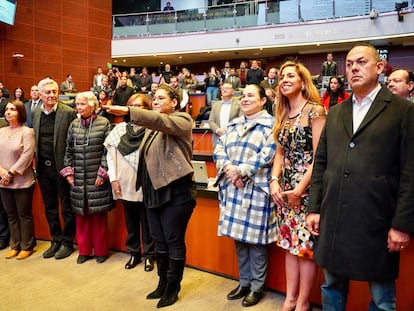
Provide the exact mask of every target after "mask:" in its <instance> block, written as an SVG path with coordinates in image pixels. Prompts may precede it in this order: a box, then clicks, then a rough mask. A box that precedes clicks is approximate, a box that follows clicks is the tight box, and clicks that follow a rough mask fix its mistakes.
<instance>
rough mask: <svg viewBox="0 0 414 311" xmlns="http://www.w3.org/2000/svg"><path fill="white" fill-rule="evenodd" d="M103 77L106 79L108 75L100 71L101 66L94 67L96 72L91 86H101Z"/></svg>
mask: <svg viewBox="0 0 414 311" xmlns="http://www.w3.org/2000/svg"><path fill="white" fill-rule="evenodd" d="M103 78H107V79H108V77H107V76H106V75H104V74H103V73H102V67H98V68H97V69H96V74H95V75H94V76H93V84H92V85H93V87H94V88H96V87H98V86H101V85H102V80H103Z"/></svg>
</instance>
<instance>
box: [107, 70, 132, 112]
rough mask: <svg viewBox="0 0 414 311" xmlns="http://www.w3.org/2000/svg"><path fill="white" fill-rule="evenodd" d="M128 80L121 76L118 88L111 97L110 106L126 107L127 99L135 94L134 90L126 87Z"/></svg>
mask: <svg viewBox="0 0 414 311" xmlns="http://www.w3.org/2000/svg"><path fill="white" fill-rule="evenodd" d="M127 81H128V78H127V77H126V76H122V77H121V79H120V86H119V87H118V88H116V89H115V92H114V95H113V96H112V104H113V105H119V106H126V103H127V102H128V99H129V98H130V97H131V96H132V94H134V93H135V90H134V88H132V87H130V86H128V85H127Z"/></svg>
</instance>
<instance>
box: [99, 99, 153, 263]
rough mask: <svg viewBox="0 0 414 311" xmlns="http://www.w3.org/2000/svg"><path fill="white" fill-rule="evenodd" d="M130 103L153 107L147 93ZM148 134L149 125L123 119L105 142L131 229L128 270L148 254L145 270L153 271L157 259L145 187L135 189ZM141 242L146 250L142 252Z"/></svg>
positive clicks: (115, 193)
mask: <svg viewBox="0 0 414 311" xmlns="http://www.w3.org/2000/svg"><path fill="white" fill-rule="evenodd" d="M127 106H128V107H139V108H141V109H146V110H150V109H151V101H150V100H149V99H148V98H147V97H146V96H145V95H144V94H134V95H132V96H131V98H130V99H129V100H128V103H127ZM144 134H145V127H142V126H139V125H136V124H134V123H133V122H122V123H120V124H118V125H117V126H115V128H114V129H113V130H112V131H111V132H110V133H109V135H108V137H107V138H106V139H105V143H104V145H105V147H106V149H107V150H108V152H107V155H106V158H107V162H108V175H109V180H110V182H111V185H112V192H113V197H114V199H121V200H122V205H123V206H124V214H125V224H126V228H127V232H128V235H127V239H126V247H127V249H128V250H129V252H130V254H131V257H130V259H129V260H128V262H127V263H126V264H125V269H133V268H135V267H136V266H137V265H138V264H139V263H140V262H141V261H142V259H141V257H142V256H144V258H145V260H144V270H145V271H152V270H153V269H154V259H155V250H154V241H153V240H152V238H151V234H150V231H149V224H148V218H147V211H146V208H145V206H144V203H143V197H142V188H140V189H138V190H136V188H135V185H136V181H137V171H138V166H139V145H140V144H141V142H142V139H143V138H144ZM141 233H142V235H141ZM141 237H142V239H141ZM141 245H142V249H143V251H144V252H143V254H142V255H141Z"/></svg>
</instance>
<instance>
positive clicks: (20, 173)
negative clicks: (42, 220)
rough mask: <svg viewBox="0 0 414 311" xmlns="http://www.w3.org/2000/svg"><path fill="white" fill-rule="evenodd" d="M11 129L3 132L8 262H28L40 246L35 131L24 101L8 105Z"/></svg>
mask: <svg viewBox="0 0 414 311" xmlns="http://www.w3.org/2000/svg"><path fill="white" fill-rule="evenodd" d="M5 118H6V121H7V122H8V124H9V125H8V126H6V127H3V128H1V129H0V150H1V151H2V152H1V153H0V178H1V179H0V194H1V198H2V201H3V206H4V210H5V211H6V213H7V218H8V222H9V228H10V235H11V239H10V247H11V250H10V252H8V253H7V255H6V258H7V259H10V258H13V257H16V256H17V259H24V258H27V257H29V256H30V255H31V254H32V253H33V248H34V247H35V245H36V238H35V235H34V223H33V215H32V196H33V189H34V183H35V176H34V172H33V169H32V160H33V155H34V150H35V138H34V132H33V129H31V128H29V127H27V126H25V125H23V124H24V123H25V122H26V109H25V106H24V104H23V103H22V102H21V101H11V102H9V103H7V105H6V112H5Z"/></svg>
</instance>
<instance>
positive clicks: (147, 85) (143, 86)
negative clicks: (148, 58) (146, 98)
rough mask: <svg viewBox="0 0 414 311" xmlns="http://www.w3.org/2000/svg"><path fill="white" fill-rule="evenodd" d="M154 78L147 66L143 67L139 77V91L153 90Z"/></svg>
mask: <svg viewBox="0 0 414 311" xmlns="http://www.w3.org/2000/svg"><path fill="white" fill-rule="evenodd" d="M151 84H152V78H151V76H150V75H149V74H148V69H147V67H143V68H142V70H141V74H140V75H139V76H138V78H137V92H138V93H148V92H149V91H151Z"/></svg>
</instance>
